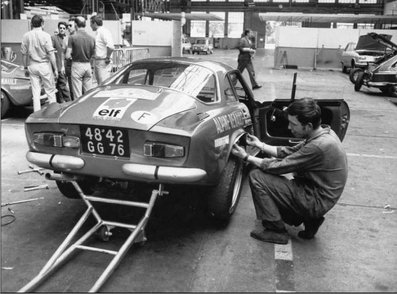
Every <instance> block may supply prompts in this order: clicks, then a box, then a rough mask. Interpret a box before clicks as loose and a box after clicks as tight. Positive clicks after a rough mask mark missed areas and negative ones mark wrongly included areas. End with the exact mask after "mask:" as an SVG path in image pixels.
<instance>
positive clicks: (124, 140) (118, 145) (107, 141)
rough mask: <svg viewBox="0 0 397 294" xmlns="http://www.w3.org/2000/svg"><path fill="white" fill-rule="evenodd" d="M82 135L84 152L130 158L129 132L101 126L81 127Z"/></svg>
mask: <svg viewBox="0 0 397 294" xmlns="http://www.w3.org/2000/svg"><path fill="white" fill-rule="evenodd" d="M80 134H81V135H80V136H81V144H82V149H83V152H87V153H91V154H98V155H108V156H118V157H130V148H129V146H130V144H129V142H128V132H127V130H124V129H118V128H110V127H99V126H80Z"/></svg>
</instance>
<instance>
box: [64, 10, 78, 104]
mask: <svg viewBox="0 0 397 294" xmlns="http://www.w3.org/2000/svg"><path fill="white" fill-rule="evenodd" d="M68 31H69V36H72V35H74V33H75V32H76V23H75V22H74V16H72V17H71V18H69V21H68ZM68 43H69V38H68V37H67V40H66V49H67V45H68ZM65 74H66V77H67V80H68V85H69V90H70V98H71V100H72V101H73V100H74V97H73V91H72V58H66V54H65Z"/></svg>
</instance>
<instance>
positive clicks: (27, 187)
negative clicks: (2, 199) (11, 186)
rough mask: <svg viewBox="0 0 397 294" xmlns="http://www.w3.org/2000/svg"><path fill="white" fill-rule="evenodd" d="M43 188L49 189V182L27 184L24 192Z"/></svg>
mask: <svg viewBox="0 0 397 294" xmlns="http://www.w3.org/2000/svg"><path fill="white" fill-rule="evenodd" d="M42 189H47V190H48V189H49V187H48V185H47V184H43V185H33V186H26V187H24V189H23V191H24V192H29V191H35V190H42Z"/></svg>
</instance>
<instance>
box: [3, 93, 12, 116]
mask: <svg viewBox="0 0 397 294" xmlns="http://www.w3.org/2000/svg"><path fill="white" fill-rule="evenodd" d="M10 106H11V103H10V99H9V98H8V96H7V94H6V93H5V92H4V91H3V90H1V118H5V117H6V115H7V112H8V111H9V110H10Z"/></svg>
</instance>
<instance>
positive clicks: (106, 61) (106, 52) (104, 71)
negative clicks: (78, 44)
mask: <svg viewBox="0 0 397 294" xmlns="http://www.w3.org/2000/svg"><path fill="white" fill-rule="evenodd" d="M91 28H92V30H93V31H94V32H95V33H96V36H95V66H94V68H95V76H96V79H97V81H98V85H99V84H101V83H102V82H103V81H104V80H106V79H107V78H108V77H110V71H111V65H110V56H111V55H112V52H113V50H114V44H113V38H112V34H111V33H110V31H109V30H108V29H106V28H104V27H103V21H102V17H101V16H99V15H94V16H91Z"/></svg>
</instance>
